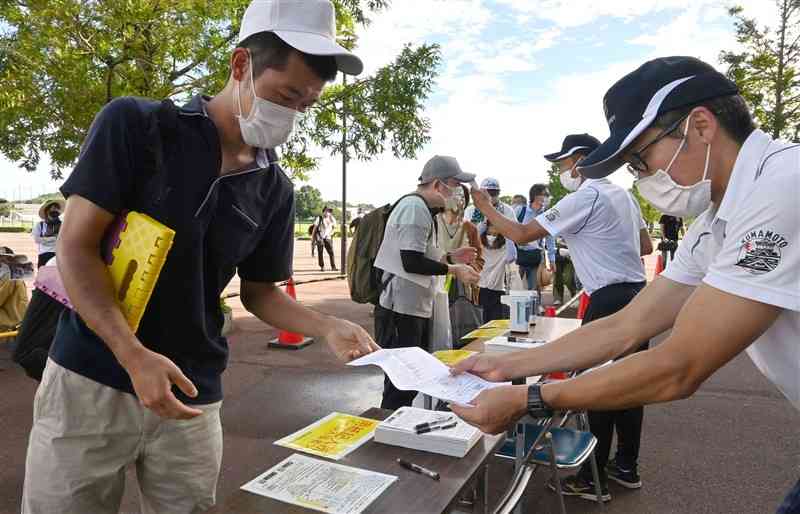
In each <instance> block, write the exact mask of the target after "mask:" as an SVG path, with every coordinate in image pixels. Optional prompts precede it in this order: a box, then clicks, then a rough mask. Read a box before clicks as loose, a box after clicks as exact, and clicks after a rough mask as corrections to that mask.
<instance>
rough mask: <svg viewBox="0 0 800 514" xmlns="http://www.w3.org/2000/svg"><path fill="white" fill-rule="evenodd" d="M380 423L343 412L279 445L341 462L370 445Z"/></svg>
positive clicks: (281, 440) (289, 437)
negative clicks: (368, 443)
mask: <svg viewBox="0 0 800 514" xmlns="http://www.w3.org/2000/svg"><path fill="white" fill-rule="evenodd" d="M378 423H380V421H378V420H375V419H369V418H361V417H358V416H351V415H350V414H342V413H341V412H333V413H331V414H328V415H327V416H325V417H324V418H322V419H321V420H319V421H317V422H316V423H313V424H311V425H309V426H307V427H305V428H304V429H302V430H298V431H297V432H295V433H293V434H290V435H287V436H286V437H284V438H283V439H280V440H278V441H275V444H277V445H278V446H284V447H286V448H292V449H293V450H298V451H301V452H305V453H310V454H312V455H318V456H320V457H326V458H328V459H333V460H339V459H341V458H342V457H344V456H345V455H347V454H349V453H350V452H352V451H353V450H355V449H356V448H358V447H359V446H361V445H362V444H364V443H366V442H367V441H369V440H370V439H371V438H372V436H373V435H374V433H375V427H377V426H378Z"/></svg>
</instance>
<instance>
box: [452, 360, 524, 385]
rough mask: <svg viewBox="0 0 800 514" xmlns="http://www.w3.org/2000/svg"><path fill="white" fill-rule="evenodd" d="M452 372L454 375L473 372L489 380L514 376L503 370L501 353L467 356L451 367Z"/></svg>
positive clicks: (499, 380) (500, 380)
mask: <svg viewBox="0 0 800 514" xmlns="http://www.w3.org/2000/svg"><path fill="white" fill-rule="evenodd" d="M450 373H451V374H453V375H458V374H461V373H472V374H473V375H478V376H479V377H481V378H483V379H484V380H488V381H489V382H505V381H507V380H511V378H513V377H510V376H508V374H507V373H506V372H505V371H504V370H503V362H502V357H501V356H500V355H488V354H486V353H479V354H476V355H471V356H469V357H467V358H466V359H464V360H463V361H461V362H458V363H457V364H456V365H455V366H453V367H451V368H450Z"/></svg>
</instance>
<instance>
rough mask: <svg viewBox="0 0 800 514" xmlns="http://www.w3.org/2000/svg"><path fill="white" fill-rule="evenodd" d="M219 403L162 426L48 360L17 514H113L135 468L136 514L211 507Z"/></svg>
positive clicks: (124, 397) (135, 403) (126, 398)
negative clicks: (127, 470) (138, 506)
mask: <svg viewBox="0 0 800 514" xmlns="http://www.w3.org/2000/svg"><path fill="white" fill-rule="evenodd" d="M221 404H222V402H218V403H214V404H210V405H200V406H197V408H199V409H201V410H203V411H204V412H203V414H202V415H200V416H197V417H196V418H193V419H191V420H169V419H162V418H160V417H158V416H157V415H156V414H155V413H153V412H152V411H150V410H148V409H146V408H144V407H142V406H141V405H140V404H139V400H138V399H137V398H136V397H135V396H133V395H131V394H128V393H123V392H121V391H118V390H116V389H113V388H111V387H108V386H105V385H102V384H99V383H98V382H95V381H93V380H90V379H88V378H86V377H83V376H81V375H79V374H77V373H74V372H72V371H70V370H68V369H65V368H63V367H61V366H59V365H58V364H56V363H55V362H54V361H52V360H49V359H48V361H47V367H46V368H45V370H44V375H43V376H42V382H41V384H39V388H38V389H37V390H36V398H35V400H34V404H33V428H32V429H31V436H30V441H29V443H28V455H27V460H26V465H25V485H24V488H23V497H22V513H23V514H87V513H92V514H112V513H113V514H116V513H117V512H118V511H119V507H120V502H121V501H122V493H123V490H124V487H125V468H126V467H127V466H129V465H135V467H136V476H137V478H138V482H139V497H140V500H141V508H142V513H143V514H166V513H169V514H184V513H185V514H189V513H195V512H202V511H204V510H206V509H208V508H210V507H211V506H213V505H214V501H215V495H216V488H217V478H218V476H219V469H220V463H221V461H222V425H221V424H220V417H219V409H220V406H221Z"/></svg>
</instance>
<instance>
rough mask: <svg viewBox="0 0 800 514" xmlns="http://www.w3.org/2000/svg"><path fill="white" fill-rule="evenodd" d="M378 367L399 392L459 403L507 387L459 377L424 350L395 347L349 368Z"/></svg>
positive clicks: (354, 363) (470, 376) (372, 354)
mask: <svg viewBox="0 0 800 514" xmlns="http://www.w3.org/2000/svg"><path fill="white" fill-rule="evenodd" d="M369 364H374V365H376V366H379V367H380V368H381V369H383V371H384V372H385V373H386V374H387V375H388V376H389V380H391V381H392V383H393V384H394V385H395V387H397V388H398V389H400V390H403V391H419V392H421V393H423V394H427V395H430V396H433V397H435V398H439V399H441V400H446V401H450V402H454V403H459V404H468V403H470V402H471V401H472V399H473V398H475V397H476V396H477V395H478V394H479V393H481V392H482V391H484V390H486V389H492V388H494V387H498V386H502V385H506V384H503V383H493V382H488V381H486V380H484V379H482V378H480V377H477V376H475V375H472V374H470V373H463V374H460V375H458V376H453V375H451V374H450V369H449V368H448V367H447V366H445V365H444V364H443V363H442V362H440V361H439V360H438V359H436V358H435V357H434V356H432V355H431V354H429V353H428V352H426V351H425V350H423V349H422V348H417V347H410V348H395V349H390V350H378V351H377V352H374V353H371V354H369V355H366V356H364V357H361V358H360V359H357V360H354V361H353V362H350V363H349V364H348V366H366V365H369Z"/></svg>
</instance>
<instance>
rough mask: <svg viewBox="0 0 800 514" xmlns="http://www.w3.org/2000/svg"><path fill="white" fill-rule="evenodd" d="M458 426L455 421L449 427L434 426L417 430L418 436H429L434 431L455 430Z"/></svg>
mask: <svg viewBox="0 0 800 514" xmlns="http://www.w3.org/2000/svg"><path fill="white" fill-rule="evenodd" d="M457 425H458V422H457V421H453V422H452V423H450V424H449V425H434V426H432V427H426V428H420V429H419V430H417V435H420V434H427V433H428V432H433V431H434V430H447V429H450V428H455V427H456V426H457Z"/></svg>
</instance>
